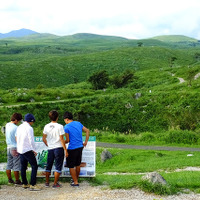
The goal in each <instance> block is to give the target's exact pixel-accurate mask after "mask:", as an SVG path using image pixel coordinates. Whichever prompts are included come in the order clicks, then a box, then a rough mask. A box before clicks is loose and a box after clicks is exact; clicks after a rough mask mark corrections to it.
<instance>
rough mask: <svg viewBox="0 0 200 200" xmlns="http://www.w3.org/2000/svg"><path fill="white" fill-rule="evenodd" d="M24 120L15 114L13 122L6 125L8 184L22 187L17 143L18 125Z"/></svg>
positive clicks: (18, 114) (12, 118)
mask: <svg viewBox="0 0 200 200" xmlns="http://www.w3.org/2000/svg"><path fill="white" fill-rule="evenodd" d="M21 120H22V115H21V114H20V113H13V115H12V117H11V121H10V122H8V123H7V124H6V128H5V130H6V144H7V167H6V174H7V177H8V183H11V184H15V185H21V181H20V179H19V171H20V168H21V166H20V157H19V153H18V152H17V142H16V138H15V136H16V131H17V124H18V123H19V122H20V121H21ZM11 170H13V171H14V176H15V180H16V181H13V179H12V175H11Z"/></svg>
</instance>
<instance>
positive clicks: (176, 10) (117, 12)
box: [0, 0, 200, 38]
mask: <svg viewBox="0 0 200 200" xmlns="http://www.w3.org/2000/svg"><path fill="white" fill-rule="evenodd" d="M199 10H200V1H199V0H190V1H188V0H168V1H166V0H165V1H161V0H117V1H116V0H101V1H100V0H98V1H97V0H84V1H83V0H73V1H72V0H51V1H50V0H28V1H27V0H7V1H2V2H1V4H0V18H1V27H0V33H6V32H9V31H11V30H16V29H20V28H28V29H32V30H34V31H38V32H49V33H53V34H57V35H69V34H74V33H80V32H88V33H96V34H104V35H116V36H123V37H128V38H146V37H152V36H155V35H162V34H182V35H187V36H190V37H196V38H199V31H198V30H200V27H199V26H200V24H199V20H200V12H199Z"/></svg>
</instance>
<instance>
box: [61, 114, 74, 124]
mask: <svg viewBox="0 0 200 200" xmlns="http://www.w3.org/2000/svg"><path fill="white" fill-rule="evenodd" d="M63 119H64V121H65V123H66V124H68V123H69V122H70V121H72V120H73V115H72V113H70V112H68V111H67V112H65V113H64V115H63Z"/></svg>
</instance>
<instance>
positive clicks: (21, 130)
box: [17, 113, 40, 191]
mask: <svg viewBox="0 0 200 200" xmlns="http://www.w3.org/2000/svg"><path fill="white" fill-rule="evenodd" d="M34 122H35V117H34V116H33V115H32V114H29V113H28V114H26V115H25V121H24V122H23V124H21V125H20V126H19V127H18V128H17V151H18V152H19V153H20V161H21V177H22V183H23V186H22V187H23V188H25V189H26V188H30V190H32V191H38V190H40V188H39V187H38V186H37V185H36V176H37V169H38V165H37V161H36V158H35V156H36V155H37V153H36V148H35V142H34V132H33V128H32V127H31V126H32V125H33V123H34ZM28 163H30V165H31V168H32V171H31V181H30V185H29V184H28V181H27V178H26V170H27V167H28Z"/></svg>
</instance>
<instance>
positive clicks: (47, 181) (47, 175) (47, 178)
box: [46, 172, 51, 183]
mask: <svg viewBox="0 0 200 200" xmlns="http://www.w3.org/2000/svg"><path fill="white" fill-rule="evenodd" d="M50 175H51V172H46V183H49V176H50Z"/></svg>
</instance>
